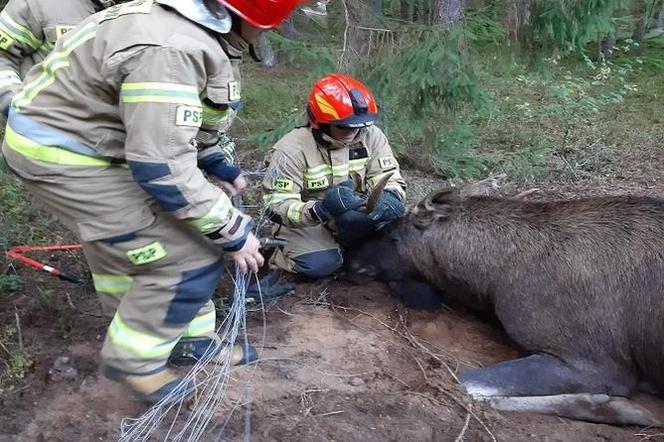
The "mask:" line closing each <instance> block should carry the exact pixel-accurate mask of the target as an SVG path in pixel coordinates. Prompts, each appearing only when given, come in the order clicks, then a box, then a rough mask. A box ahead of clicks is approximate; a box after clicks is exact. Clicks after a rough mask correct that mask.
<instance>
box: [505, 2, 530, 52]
mask: <svg viewBox="0 0 664 442" xmlns="http://www.w3.org/2000/svg"><path fill="white" fill-rule="evenodd" d="M530 15H531V0H510V1H509V4H508V5H507V16H506V18H505V21H506V23H505V27H506V28H507V32H508V35H509V36H510V38H511V40H512V41H515V42H516V41H519V38H520V37H521V34H522V32H521V31H522V30H523V29H524V28H525V27H526V26H528V25H529V24H530Z"/></svg>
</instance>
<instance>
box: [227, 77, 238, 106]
mask: <svg viewBox="0 0 664 442" xmlns="http://www.w3.org/2000/svg"><path fill="white" fill-rule="evenodd" d="M239 99H240V82H239V81H229V82H228V101H237V100H239Z"/></svg>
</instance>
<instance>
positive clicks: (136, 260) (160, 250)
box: [127, 241, 168, 266]
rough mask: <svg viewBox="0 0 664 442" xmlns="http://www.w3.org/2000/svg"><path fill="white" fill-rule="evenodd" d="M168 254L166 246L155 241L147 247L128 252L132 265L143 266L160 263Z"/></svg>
mask: <svg viewBox="0 0 664 442" xmlns="http://www.w3.org/2000/svg"><path fill="white" fill-rule="evenodd" d="M167 254H168V253H167V252H166V249H165V248H164V246H163V245H162V244H161V243H160V242H159V241H155V242H153V243H152V244H148V245H147V246H143V247H139V248H138V249H134V250H130V251H128V252H127V258H129V261H131V263H132V264H134V265H137V266H141V265H145V264H149V263H151V262H155V261H159V260H160V259H162V258H164V257H165V256H166V255H167Z"/></svg>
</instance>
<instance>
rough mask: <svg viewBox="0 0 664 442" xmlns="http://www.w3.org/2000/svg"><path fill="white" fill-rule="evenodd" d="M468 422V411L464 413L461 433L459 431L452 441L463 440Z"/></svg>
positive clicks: (458, 441)
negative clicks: (464, 420)
mask: <svg viewBox="0 0 664 442" xmlns="http://www.w3.org/2000/svg"><path fill="white" fill-rule="evenodd" d="M468 424H470V413H466V422H464V424H463V428H462V429H461V433H459V435H458V436H457V437H456V439H454V442H461V441H462V440H463V436H464V435H465V434H466V431H468Z"/></svg>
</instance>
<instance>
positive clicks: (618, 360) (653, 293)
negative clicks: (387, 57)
mask: <svg viewBox="0 0 664 442" xmlns="http://www.w3.org/2000/svg"><path fill="white" fill-rule="evenodd" d="M347 259H348V261H349V268H350V272H351V273H354V274H358V273H359V274H364V275H366V276H371V277H377V278H379V279H382V280H385V281H388V282H389V281H391V282H393V283H395V284H394V285H392V286H391V287H393V288H396V289H397V290H398V291H402V293H400V294H401V295H403V296H410V297H416V296H417V294H414V293H403V291H404V290H408V289H412V288H413V287H422V282H421V281H426V283H428V284H430V285H431V286H433V287H434V288H435V289H437V290H439V291H440V292H441V293H443V294H444V295H443V296H444V299H445V300H446V301H448V300H449V301H453V302H456V303H460V304H462V305H465V306H466V307H468V308H470V309H474V310H476V311H481V312H489V313H491V314H493V315H495V317H496V318H497V319H498V320H499V321H500V322H501V324H502V325H503V327H504V328H505V331H506V332H507V334H508V335H509V336H510V337H511V338H512V339H514V341H516V343H517V344H519V345H520V346H521V347H522V348H523V349H524V350H526V351H527V352H528V353H529V354H530V355H529V356H526V357H523V358H520V359H515V360H511V361H506V362H501V363H498V364H495V365H492V366H489V367H486V368H480V369H473V370H469V371H466V372H464V373H462V374H461V376H460V380H461V381H462V382H463V384H464V386H465V388H466V390H467V391H468V393H469V394H470V395H471V396H472V397H474V398H475V399H481V400H487V401H489V403H490V404H491V405H492V406H493V407H494V408H497V409H500V410H511V411H531V412H536V413H545V414H555V415H559V416H566V417H571V418H576V419H582V420H588V421H594V422H605V423H613V424H636V425H660V422H658V421H657V420H656V418H655V417H654V416H653V415H652V414H651V413H650V412H649V411H648V410H646V409H644V408H643V407H641V406H639V405H638V404H636V403H634V402H632V401H630V400H629V399H628V398H629V397H630V395H632V393H634V392H636V391H646V392H648V393H651V394H655V395H659V396H662V395H663V394H664V200H660V199H655V198H647V197H634V196H620V197H596V198H586V199H578V200H570V201H550V202H529V201H520V200H514V199H503V198H495V197H472V196H471V197H460V196H459V193H458V191H456V190H454V189H446V190H442V191H437V192H434V193H432V194H430V195H429V196H427V197H426V198H425V199H424V200H423V201H422V202H420V203H419V204H418V205H417V206H416V207H415V208H413V210H412V211H411V213H410V214H409V215H408V217H407V218H404V219H402V220H401V221H399V222H396V223H394V224H393V225H392V226H389V227H387V228H386V229H385V231H384V232H382V234H381V235H380V236H378V237H376V238H374V239H373V240H371V241H369V242H367V243H365V244H364V245H363V246H361V247H360V248H359V249H357V250H355V251H354V252H351V253H349V255H348V257H347ZM428 295H430V293H427V296H428Z"/></svg>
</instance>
